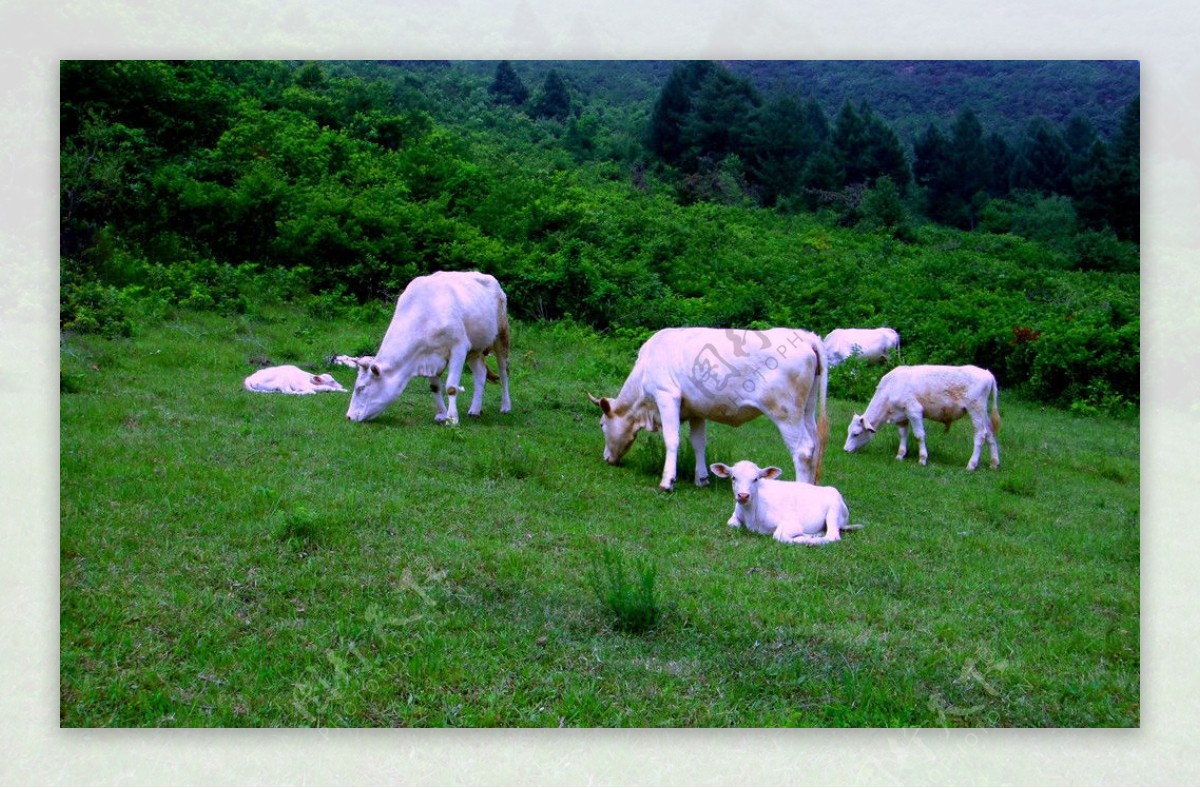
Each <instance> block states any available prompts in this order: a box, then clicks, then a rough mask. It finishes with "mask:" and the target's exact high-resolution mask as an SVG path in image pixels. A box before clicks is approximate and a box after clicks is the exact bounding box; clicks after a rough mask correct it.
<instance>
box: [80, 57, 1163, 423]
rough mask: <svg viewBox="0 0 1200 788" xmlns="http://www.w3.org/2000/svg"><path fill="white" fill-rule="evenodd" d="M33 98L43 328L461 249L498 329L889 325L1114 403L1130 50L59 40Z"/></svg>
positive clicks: (1114, 406) (453, 255) (1046, 391)
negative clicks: (547, 48) (158, 54)
mask: <svg viewBox="0 0 1200 788" xmlns="http://www.w3.org/2000/svg"><path fill="white" fill-rule="evenodd" d="M60 112H61V115H60V123H61V191H60V198H61V206H60V209H61V226H60V253H61V261H60V262H61V281H62V290H61V324H62V328H63V330H64V331H75V332H87V331H93V332H100V333H105V334H110V335H112V334H116V335H120V334H129V333H131V332H133V331H135V330H136V329H137V326H138V325H139V323H141V322H144V321H151V320H155V319H159V318H161V317H163V316H165V315H167V314H169V313H170V312H171V311H172V310H174V309H179V308H194V309H215V310H224V311H228V312H231V313H254V312H256V311H257V310H260V309H262V308H263V307H264V305H266V304H268V303H270V302H271V301H272V300H291V301H296V302H298V303H301V304H304V305H305V306H306V307H307V308H308V309H309V310H310V313H311V314H312V315H313V317H314V319H320V317H321V316H322V315H328V314H330V313H332V312H334V311H338V310H355V309H360V310H363V315H364V320H367V318H368V317H370V319H372V320H376V321H377V320H378V319H379V315H380V314H384V315H386V313H387V312H388V311H389V310H390V303H391V301H393V300H394V298H395V297H396V295H397V294H398V293H399V292H400V290H401V289H402V288H403V287H404V285H405V284H406V283H407V281H408V280H409V279H411V278H412V277H413V276H415V275H418V274H422V273H426V272H429V271H432V270H438V269H451V268H476V269H480V270H484V271H487V272H489V273H493V274H495V275H496V276H497V277H499V278H500V279H501V281H502V283H503V284H504V286H505V288H506V290H507V291H508V293H509V298H510V309H511V311H512V312H513V314H514V315H515V316H516V317H518V318H520V319H524V320H538V319H571V320H575V321H578V322H582V323H585V324H588V325H590V326H592V327H594V328H595V329H597V330H602V331H611V332H615V333H617V334H621V335H628V336H630V337H631V338H637V337H641V336H645V335H646V334H647V333H648V332H649V331H652V330H655V329H657V328H660V327H663V326H667V325H699V324H704V325H745V326H761V325H769V324H784V325H796V326H801V327H806V328H810V329H812V330H814V331H818V332H821V333H825V332H827V331H829V330H830V329H832V328H834V327H837V326H839V325H841V326H845V325H860V324H861V325H865V324H883V323H888V324H891V325H893V326H894V327H896V328H898V329H899V330H900V332H901V334H902V336H904V337H905V350H906V353H907V354H908V357H909V359H910V360H920V361H942V362H948V363H978V364H981V365H984V366H988V367H990V368H991V369H993V370H994V371H995V372H996V373H997V375H998V377H999V378H1000V380H1001V385H1002V387H1004V386H1006V385H1007V386H1009V387H1015V388H1018V389H1020V390H1022V391H1023V392H1024V393H1025V394H1026V395H1028V396H1030V397H1033V398H1036V399H1040V400H1042V401H1046V402H1050V403H1055V404H1059V405H1063V406H1071V407H1075V408H1078V409H1081V410H1083V411H1090V410H1093V409H1095V408H1104V409H1108V410H1122V409H1127V408H1129V407H1131V406H1133V405H1135V404H1136V403H1137V401H1138V388H1139V374H1138V370H1139V362H1138V334H1139V324H1140V321H1139V312H1138V302H1139V295H1138V271H1139V251H1138V243H1139V230H1138V228H1139V215H1138V204H1139V168H1138V162H1139V153H1140V150H1139V138H1140V128H1139V102H1138V66H1137V64H1136V63H1130V62H1114V63H1095V62H1087V63H1080V62H1036V63H1026V62H1008V61H1004V62H984V63H952V62H947V63H930V62H879V63H871V62H868V63H823V62H801V63H782V62H769V63H751V62H732V63H719V62H712V61H701V62H670V61H655V62H651V61H644V62H587V61H581V62H545V63H540V62H519V63H509V62H499V63H497V62H494V61H492V62H404V61H352V62H264V61H196V62H174V61H171V62H163V61H86V62H84V61H64V62H63V63H62V66H61V108H60ZM383 319H385V320H386V317H384V318H383ZM345 350H346V351H347V352H369V350H371V349H370V348H347V349H345Z"/></svg>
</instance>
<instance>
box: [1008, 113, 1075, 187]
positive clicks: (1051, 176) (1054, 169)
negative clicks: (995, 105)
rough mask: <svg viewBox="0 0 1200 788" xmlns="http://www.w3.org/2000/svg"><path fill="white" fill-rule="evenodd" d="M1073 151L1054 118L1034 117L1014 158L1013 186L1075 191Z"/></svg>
mask: <svg viewBox="0 0 1200 788" xmlns="http://www.w3.org/2000/svg"><path fill="white" fill-rule="evenodd" d="M1070 167H1071V152H1070V149H1068V148H1067V143H1066V142H1065V141H1064V140H1063V137H1062V134H1060V133H1059V131H1058V129H1056V128H1055V127H1054V126H1053V125H1052V124H1051V123H1050V121H1048V120H1046V119H1045V118H1034V119H1033V120H1032V121H1030V123H1029V127H1028V129H1027V130H1026V132H1025V139H1024V141H1023V143H1022V145H1021V148H1020V150H1019V151H1018V153H1017V158H1016V160H1015V161H1014V162H1013V170H1012V186H1013V188H1014V189H1029V190H1030V191H1033V192H1037V193H1039V194H1045V195H1054V194H1060V195H1065V196H1070V194H1071V171H1070Z"/></svg>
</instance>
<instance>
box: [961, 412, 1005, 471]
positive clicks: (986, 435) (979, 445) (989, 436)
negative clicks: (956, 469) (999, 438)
mask: <svg viewBox="0 0 1200 788" xmlns="http://www.w3.org/2000/svg"><path fill="white" fill-rule="evenodd" d="M971 421H972V422H974V424H975V448H974V451H973V452H972V453H971V460H970V462H968V463H967V470H968V471H973V470H975V469H976V468H977V467H979V455H980V452H981V451H982V449H983V442H984V441H985V440H986V441H987V443H988V449H990V450H991V452H992V467H993V468H999V467H1000V449H999V448H998V447H997V446H996V435H995V433H993V432H992V425H991V423H990V422H989V421H988V416H987V413H986V412H984V411H982V410H981V411H980V412H979V413H972V414H971Z"/></svg>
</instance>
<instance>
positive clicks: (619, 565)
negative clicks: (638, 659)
mask: <svg viewBox="0 0 1200 788" xmlns="http://www.w3.org/2000/svg"><path fill="white" fill-rule="evenodd" d="M657 572H658V570H657V569H656V568H655V566H654V564H653V563H651V562H650V560H649V559H644V558H643V559H636V560H635V561H634V562H633V574H632V576H630V574H629V571H628V570H627V569H626V566H625V559H624V557H623V556H622V555H621V553H620V551H618V550H617V549H616V548H614V547H609V546H605V547H604V549H603V551H602V552H601V554H600V557H599V559H594V560H593V563H592V567H591V569H590V571H589V572H588V576H587V577H588V583H589V584H590V586H591V588H592V593H594V594H595V595H596V599H597V600H598V601H599V602H600V606H601V607H602V608H603V609H604V610H605V612H606V613H607V614H608V616H609V618H610V620H611V621H612V624H613V626H614V627H615V628H616V629H617V630H618V631H621V632H628V633H630V634H635V635H640V634H644V633H647V632H650V631H651V630H653V629H654V628H655V627H657V626H658V624H659V621H660V620H661V619H662V616H663V607H662V605H661V604H660V603H659V601H658V599H657V596H656V593H655V576H656V575H657Z"/></svg>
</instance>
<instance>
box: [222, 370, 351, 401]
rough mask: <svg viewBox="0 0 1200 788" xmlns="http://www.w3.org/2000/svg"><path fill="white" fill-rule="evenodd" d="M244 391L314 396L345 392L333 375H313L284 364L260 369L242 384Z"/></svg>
mask: <svg viewBox="0 0 1200 788" xmlns="http://www.w3.org/2000/svg"><path fill="white" fill-rule="evenodd" d="M243 385H245V387H246V391H277V392H280V393H281V394H316V393H318V392H322V391H345V390H346V389H344V388H342V384H341V383H338V382H337V381H336V380H334V379H333V375H330V374H321V375H314V374H312V373H311V372H305V371H304V370H302V369H300V367H297V366H293V365H292V364H286V365H284V366H282V367H267V368H266V369H260V370H259V371H258V372H255V373H254V374H253V375H251V376H250V377H248V378H246V382H245V383H244V384H243Z"/></svg>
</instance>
